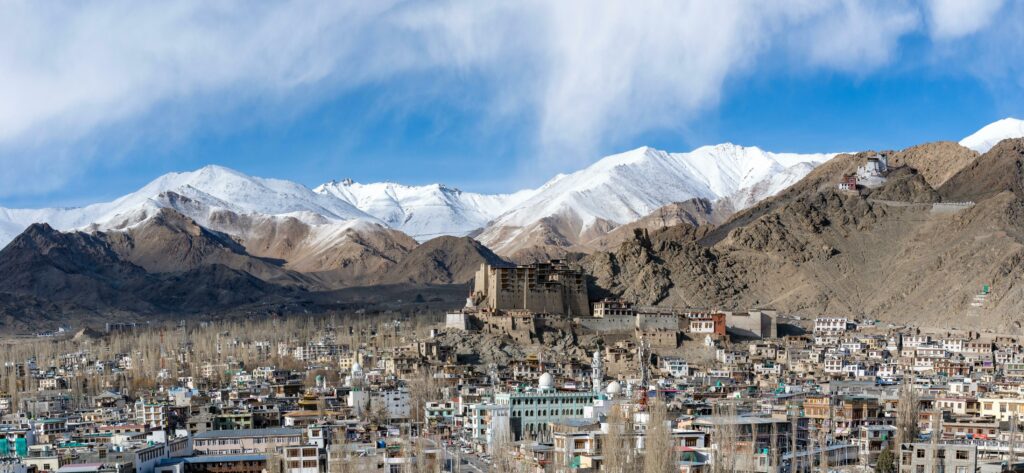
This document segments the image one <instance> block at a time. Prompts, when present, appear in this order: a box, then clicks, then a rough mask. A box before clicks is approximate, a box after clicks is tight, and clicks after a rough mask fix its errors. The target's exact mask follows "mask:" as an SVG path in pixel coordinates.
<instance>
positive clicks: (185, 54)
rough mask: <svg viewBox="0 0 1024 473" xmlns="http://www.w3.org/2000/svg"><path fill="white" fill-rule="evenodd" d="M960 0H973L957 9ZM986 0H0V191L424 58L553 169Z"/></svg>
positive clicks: (887, 43)
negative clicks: (750, 78)
mask: <svg viewBox="0 0 1024 473" xmlns="http://www.w3.org/2000/svg"><path fill="white" fill-rule="evenodd" d="M967 3H969V4H970V5H978V7H976V8H975V9H969V11H957V10H962V8H960V7H961V6H962V5H963V4H967ZM998 3H999V2H989V1H985V2H944V1H932V2H931V3H929V5H928V9H927V12H923V11H922V8H921V7H920V6H919V5H917V4H912V3H904V2H859V1H838V0H837V1H816V0H792V1H788V2H764V3H760V4H758V5H756V7H754V6H752V5H751V3H750V2H746V1H739V0H723V1H716V2H707V1H660V0H636V1H631V2H607V3H603V2H594V1H585V0H563V1H554V2H551V1H542V0H524V1H512V0H508V1H500V0H499V1H496V2H475V1H454V0H453V1H437V2H409V3H406V2H401V1H398V0H374V1H370V2H314V1H308V2H303V1H298V2H281V3H276V2H275V3H258V4H254V3H252V2H241V1H223V2H209V1H203V0H169V1H166V2H132V1H118V0H112V1H99V2H70V3H50V2H32V1H20V2H19V1H15V2H7V3H5V4H4V6H3V12H2V14H0V165H2V166H4V167H5V169H6V170H7V171H6V172H5V173H4V174H3V175H0V195H5V194H6V195H10V194H13V193H25V192H31V191H45V190H47V188H52V187H54V186H57V185H60V183H61V181H62V180H66V179H68V178H69V176H71V175H73V173H74V171H75V169H80V168H81V167H82V166H85V165H88V164H87V163H86V162H85V161H87V160H88V159H90V158H89V156H90V155H91V154H88V153H78V151H79V150H80V149H81V147H82V146H83V145H84V144H88V143H91V142H92V139H93V138H94V137H95V136H96V135H98V134H105V133H110V132H111V130H112V129H117V130H121V131H123V130H131V129H132V127H133V126H136V125H135V123H136V121H138V120H140V119H143V118H145V117H146V116H147V115H150V114H153V113H156V112H155V111H156V110H163V109H165V108H170V109H174V110H191V109H196V110H199V112H196V113H195V115H196V116H201V115H202V114H203V113H204V112H205V111H208V110H216V109H218V108H231V107H232V106H235V105H237V104H240V103H249V102H261V101H267V102H271V103H287V102H289V101H290V99H292V98H293V97H294V96H300V97H302V98H304V99H305V100H310V101H313V102H316V101H317V100H321V99H326V98H330V97H332V96H335V95H337V94H339V93H344V92H346V91H348V90H351V89H352V88H354V87H357V86H360V85H363V84H367V83H372V82H375V81H381V80H390V79H394V78H400V77H403V76H405V75H409V74H414V73H419V72H424V71H426V72H430V71H436V70H441V71H452V72H455V76H456V77H460V76H461V77H465V78H467V80H474V81H476V80H480V81H485V82H486V83H487V87H486V88H487V90H490V91H493V95H492V96H489V100H491V101H492V102H493V103H492V104H489V105H491V106H493V108H496V109H500V110H508V109H513V110H517V111H519V112H521V113H524V114H525V116H531V117H535V121H536V123H537V125H536V126H537V129H536V136H535V137H534V140H535V141H536V143H535V145H536V146H537V148H538V150H539V154H540V155H542V156H545V157H551V156H559V157H560V158H559V161H558V162H555V163H554V164H552V165H551V167H553V168H561V169H565V168H566V167H567V166H572V165H578V164H581V162H582V161H585V160H589V159H592V158H593V157H594V156H593V155H592V153H591V151H592V150H593V149H596V148H597V147H599V146H600V145H601V144H602V143H607V142H609V141H610V140H623V139H627V138H629V137H631V136H635V135H636V134H638V133H643V132H645V131H649V130H651V129H654V128H666V127H676V128H678V127H682V126H683V125H684V124H685V123H686V121H687V120H691V119H693V117H694V116H695V115H696V114H698V113H700V112H701V111H703V110H706V109H708V108H711V107H714V105H715V104H716V103H717V101H718V100H719V98H720V96H721V94H722V92H723V84H724V83H725V82H726V81H727V80H728V79H730V78H737V77H739V78H741V77H743V75H744V74H753V73H756V71H757V69H758V67H759V65H760V62H761V61H764V60H766V57H774V56H773V55H770V54H768V53H769V52H773V51H782V52H783V53H784V54H782V56H784V57H788V58H791V60H792V62H793V64H792V67H793V68H796V69H800V68H808V69H813V68H828V69H836V70H840V71H858V72H861V73H863V72H865V71H871V70H873V69H874V68H878V67H882V66H885V65H887V64H888V63H890V62H891V61H892V60H893V57H894V53H895V52H896V51H897V50H898V44H899V40H900V38H901V37H902V36H904V35H906V34H908V33H912V32H914V31H919V30H920V29H921V28H922V26H923V23H924V22H923V21H922V16H926V17H927V19H928V20H927V21H928V25H929V27H930V28H931V34H932V35H933V36H935V37H942V38H955V37H958V36H962V35H965V34H969V33H971V32H974V31H977V30H978V29H979V28H982V27H983V26H984V25H985V24H986V23H987V22H988V21H990V20H991V17H992V12H994V11H996V10H998V7H999V5H998ZM981 4H984V5H981ZM461 87H462V85H460V84H451V85H450V87H449V88H450V89H451V90H450V93H451V94H452V95H453V96H456V95H459V94H460V93H461V90H460V89H461ZM183 115H184V116H185V117H186V120H187V119H188V117H189V116H190V114H189V113H184V114H183ZM184 128H185V129H187V128H188V126H185V127H184ZM28 155H32V156H37V157H38V159H39V160H41V161H40V162H36V163H33V164H25V163H24V162H23V161H24V158H25V156H28ZM76 155H77V156H78V158H72V157H71V156H76ZM566 156H568V157H566ZM41 173H45V174H46V176H45V177H46V178H47V180H45V181H44V180H41V179H36V180H33V179H32V178H33V177H40V176H39V175H40V174H41Z"/></svg>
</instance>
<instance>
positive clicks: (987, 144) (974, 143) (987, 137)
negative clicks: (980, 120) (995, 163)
mask: <svg viewBox="0 0 1024 473" xmlns="http://www.w3.org/2000/svg"><path fill="white" fill-rule="evenodd" d="M1022 137H1024V120H1018V119H1016V118H1004V119H1002V120H999V121H996V122H992V123H989V124H988V125H985V126H984V127H982V128H981V129H980V130H978V131H976V132H975V133H974V134H972V135H971V136H968V137H967V138H964V139H962V140H960V146H963V147H965V148H970V149H973V150H974V151H977V152H979V153H987V152H988V150H990V149H992V147H993V146H995V145H997V144H998V143H999V142H1000V141H1003V140H1005V139H1007V138H1022Z"/></svg>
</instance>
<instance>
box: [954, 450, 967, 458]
mask: <svg viewBox="0 0 1024 473" xmlns="http://www.w3.org/2000/svg"><path fill="white" fill-rule="evenodd" d="M969 457H970V452H969V451H967V450H957V451H956V459H957V460H967V459H968V458H969Z"/></svg>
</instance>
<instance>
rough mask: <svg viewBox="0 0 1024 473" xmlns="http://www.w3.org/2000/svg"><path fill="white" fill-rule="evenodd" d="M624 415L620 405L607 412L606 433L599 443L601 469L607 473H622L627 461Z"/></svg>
mask: <svg viewBox="0 0 1024 473" xmlns="http://www.w3.org/2000/svg"><path fill="white" fill-rule="evenodd" d="M626 415H627V414H626V412H625V411H624V409H623V407H622V406H620V405H616V406H612V408H611V409H610V410H609V412H608V417H607V420H606V423H607V425H608V431H607V432H606V433H605V435H604V441H603V442H602V443H601V455H602V458H603V460H602V463H603V466H604V468H603V469H604V471H606V472H609V473H624V472H625V471H626V469H625V465H626V463H627V462H628V461H629V454H628V453H627V452H626V448H627V446H626V432H625V429H626Z"/></svg>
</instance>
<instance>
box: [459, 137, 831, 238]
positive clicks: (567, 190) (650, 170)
mask: <svg viewBox="0 0 1024 473" xmlns="http://www.w3.org/2000/svg"><path fill="white" fill-rule="evenodd" d="M832 156H834V154H791V153H769V152H766V151H763V150H761V149H759V148H756V147H743V146H737V145H733V144H728V143H726V144H721V145H716V146H704V147H701V148H697V149H696V150H693V151H691V152H689V153H667V152H665V151H660V150H656V149H653V148H649V147H642V148H637V149H635V150H632V151H628V152H625V153H621V154H616V155H612V156H608V157H606V158H604V159H602V160H600V161H598V162H596V163H594V164H593V165H591V166H589V167H587V168H585V169H583V170H580V171H577V172H575V173H572V174H568V175H560V176H557V177H555V178H554V179H552V180H551V181H549V182H548V183H546V184H544V186H542V187H541V188H540V189H538V190H537V191H536V193H535V194H534V195H532V196H531V197H530V198H529V199H527V200H526V201H524V202H523V203H522V204H521V205H519V206H518V207H516V208H515V209H513V210H510V211H509V212H506V213H505V214H503V215H502V216H500V217H498V218H497V219H496V220H495V221H494V222H492V223H491V225H489V226H488V227H487V228H486V229H485V230H484V231H483V232H482V233H481V234H480V235H479V237H478V238H479V239H480V241H481V242H483V243H484V244H485V245H487V246H488V247H490V248H492V249H493V250H495V251H496V252H498V253H499V254H513V253H515V252H516V251H517V250H519V249H524V248H526V247H529V246H534V245H539V244H544V242H558V244H564V243H569V244H570V245H575V244H584V243H585V242H586V240H587V239H590V238H594V237H598V236H600V234H601V233H603V232H606V231H607V230H610V229H612V228H614V227H616V226H619V225H623V224H626V223H629V222H632V221H634V220H637V219H639V218H641V217H643V216H645V215H647V214H649V213H651V212H652V211H654V210H655V209H658V208H660V207H662V206H664V205H666V204H670V203H673V202H683V201H686V200H689V199H694V198H702V199H707V200H710V201H718V200H721V199H726V198H735V200H734V201H733V202H732V205H734V206H737V205H738V206H739V207H738V208H737V210H738V209H739V208H743V207H746V206H749V205H751V204H753V203H755V202H756V201H758V200H760V199H762V198H764V197H767V196H770V195H773V194H775V193H776V192H778V191H780V190H782V189H783V188H785V186H787V185H789V184H791V183H792V182H795V181H796V180H798V179H800V178H802V177H803V176H804V175H806V174H807V172H809V171H810V170H811V169H813V168H814V166H816V165H817V164H819V163H822V162H824V161H826V160H828V159H830V158H831V157H832ZM524 245H525V246H524Z"/></svg>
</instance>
